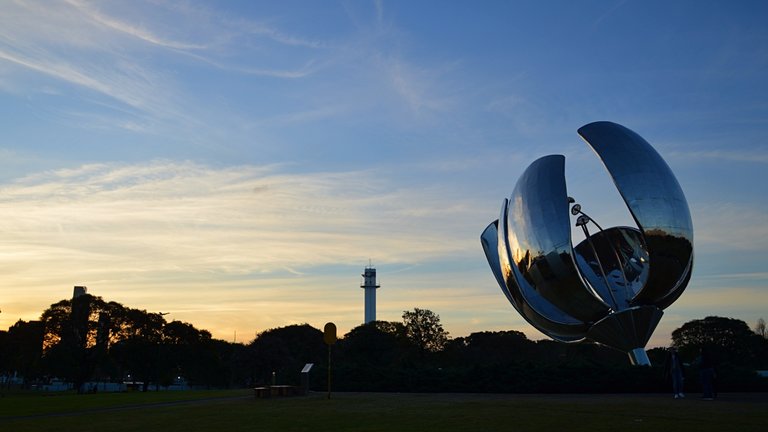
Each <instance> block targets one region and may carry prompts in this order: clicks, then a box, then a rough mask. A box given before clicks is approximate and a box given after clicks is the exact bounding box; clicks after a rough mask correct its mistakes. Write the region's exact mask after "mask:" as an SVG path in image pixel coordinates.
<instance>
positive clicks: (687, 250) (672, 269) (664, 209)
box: [579, 122, 693, 307]
mask: <svg viewBox="0 0 768 432" xmlns="http://www.w3.org/2000/svg"><path fill="white" fill-rule="evenodd" d="M579 135H581V137H582V138H584V140H585V141H586V142H587V143H588V144H589V145H590V146H591V147H592V148H593V149H594V151H595V153H597V155H598V156H599V157H600V159H602V161H603V163H604V164H605V167H606V169H608V172H609V173H610V174H611V177H612V178H613V181H614V183H615V184H616V187H617V188H618V190H619V193H620V194H621V196H622V198H624V201H625V202H626V203H627V206H628V207H629V211H630V212H631V213H632V216H633V217H634V218H635V221H636V222H637V226H638V227H639V228H640V231H642V233H643V237H644V238H645V243H646V249H647V250H648V254H649V255H650V262H651V266H650V274H649V276H648V283H647V284H646V285H645V288H643V289H642V290H641V291H640V293H638V295H637V297H636V298H635V299H634V300H633V304H639V305H643V304H657V303H661V304H663V305H665V306H663V307H666V306H668V305H669V304H671V301H670V302H667V301H665V300H666V299H668V298H677V297H678V296H679V292H678V291H680V292H682V290H683V289H685V285H684V284H683V283H682V282H683V281H684V280H687V279H688V278H689V277H690V275H689V274H688V273H690V272H691V267H692V264H693V224H692V223H691V214H690V212H689V210H688V203H687V202H686V200H685V195H683V190H682V189H681V188H680V184H679V183H678V182H677V179H676V178H675V176H674V174H672V170H671V169H669V166H668V165H667V163H666V162H664V159H662V158H661V156H660V155H659V154H658V153H657V152H656V150H654V148H653V147H651V145H650V144H648V142H647V141H646V140H644V139H643V138H642V137H641V136H640V135H638V134H636V133H635V132H633V131H631V130H629V129H627V128H625V127H624V126H621V125H618V124H616V123H611V122H595V123H590V124H588V125H586V126H583V127H581V128H580V129H579ZM672 301H674V300H672Z"/></svg>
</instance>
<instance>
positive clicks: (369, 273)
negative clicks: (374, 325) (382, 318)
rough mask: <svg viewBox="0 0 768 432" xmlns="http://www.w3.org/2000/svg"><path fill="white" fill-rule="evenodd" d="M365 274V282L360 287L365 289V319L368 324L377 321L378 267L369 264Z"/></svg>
mask: <svg viewBox="0 0 768 432" xmlns="http://www.w3.org/2000/svg"><path fill="white" fill-rule="evenodd" d="M362 276H363V284H362V285H360V288H362V289H364V290H365V321H364V324H368V323H369V322H371V321H376V289H377V288H379V285H376V269H375V268H373V267H371V266H370V265H368V267H366V268H365V273H363V274H362Z"/></svg>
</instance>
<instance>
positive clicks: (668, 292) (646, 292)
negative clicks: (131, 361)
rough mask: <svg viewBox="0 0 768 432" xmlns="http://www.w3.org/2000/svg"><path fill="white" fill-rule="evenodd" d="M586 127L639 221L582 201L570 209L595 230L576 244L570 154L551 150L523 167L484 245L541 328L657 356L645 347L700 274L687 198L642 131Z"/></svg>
mask: <svg viewBox="0 0 768 432" xmlns="http://www.w3.org/2000/svg"><path fill="white" fill-rule="evenodd" d="M579 134H580V135H581V136H582V137H583V138H584V139H585V140H586V141H587V142H588V143H589V145H591V146H592V148H593V149H594V150H595V152H596V153H597V154H598V156H599V157H600V158H601V159H602V160H603V162H604V164H605V166H606V167H607V169H608V171H609V172H610V174H611V176H612V177H613V179H614V182H615V184H616V186H617V188H618V190H619V192H620V193H621V196H622V197H623V198H624V201H625V202H626V203H627V206H628V207H629V210H630V212H631V213H632V216H633V217H634V219H635V221H636V222H637V225H638V228H639V229H636V228H631V227H613V228H608V229H605V230H604V229H603V228H602V227H601V226H600V225H598V224H597V222H595V221H594V220H592V219H591V218H590V217H589V216H587V215H586V214H585V213H584V212H583V211H582V208H581V205H580V204H574V205H573V207H572V208H571V210H570V213H571V214H572V215H573V216H577V219H576V226H579V227H581V229H582V230H583V232H584V234H585V235H586V239H585V240H584V241H582V242H581V243H579V245H577V246H576V247H575V248H574V247H573V246H572V243H571V234H570V230H571V228H570V223H571V220H570V216H569V209H568V206H569V204H570V203H575V200H574V199H573V198H571V197H569V196H568V195H567V191H566V185H565V158H564V157H563V156H561V155H550V156H545V157H542V158H540V159H538V160H536V161H534V162H533V163H531V165H530V166H529V167H528V168H527V169H526V170H525V171H524V172H523V174H522V175H521V176H520V178H519V179H518V181H517V183H516V185H515V188H514V190H513V192H512V195H511V196H510V198H509V199H508V200H507V199H505V200H504V202H503V204H502V208H501V214H500V216H499V219H498V220H497V221H494V222H493V223H491V224H490V225H488V227H487V228H486V229H485V231H483V234H482V235H481V243H482V245H483V250H484V251H485V255H486V258H487V259H488V264H489V265H490V266H491V270H492V272H493V275H494V276H495V278H496V281H497V282H498V283H499V286H500V287H501V290H502V291H503V292H504V294H505V296H506V297H507V299H508V300H509V301H510V303H512V305H513V306H514V307H515V309H517V311H518V312H519V313H520V314H521V315H522V316H523V317H524V318H525V319H526V321H528V322H529V323H530V324H531V325H533V326H534V327H536V328H537V329H539V330H540V331H541V332H543V333H544V334H546V335H548V336H550V337H552V338H553V339H556V340H560V341H565V342H572V341H578V340H582V339H583V338H585V337H586V338H589V339H591V340H593V341H596V342H599V343H602V344H605V345H608V346H611V347H613V348H616V349H620V350H622V351H625V352H627V353H628V354H629V356H630V359H631V361H632V363H633V364H650V363H649V362H648V357H647V355H646V354H645V351H644V350H643V347H644V346H645V344H646V343H648V340H649V339H650V337H651V334H652V333H653V330H654V329H655V328H656V325H657V324H658V322H659V320H660V319H661V316H662V315H663V312H662V310H663V309H664V308H666V307H667V306H669V305H670V304H672V302H674V301H675V300H676V299H677V298H678V297H679V296H680V294H681V293H682V291H683V290H684V289H685V287H686V285H687V284H688V281H689V280H690V277H691V268H692V264H693V228H692V224H691V216H690V212H689V210H688V205H687V203H686V201H685V197H684V195H683V192H682V190H681V189H680V185H679V184H678V183H677V180H676V179H675V177H674V175H673V174H672V171H671V170H670V169H669V167H668V166H667V164H666V163H665V162H664V160H663V159H661V156H659V154H658V153H656V151H655V150H654V149H653V148H652V147H651V146H650V144H648V143H647V142H646V141H645V140H644V139H642V138H641V137H640V136H639V135H637V134H635V133H634V132H632V131H630V130H629V129H627V128H625V127H623V126H620V125H617V124H615V123H610V122H597V123H591V124H589V125H586V126H584V127H582V128H581V129H579ZM592 224H593V225H595V226H596V227H597V228H598V231H597V232H596V233H594V234H590V233H589V227H590V226H591V225H592Z"/></svg>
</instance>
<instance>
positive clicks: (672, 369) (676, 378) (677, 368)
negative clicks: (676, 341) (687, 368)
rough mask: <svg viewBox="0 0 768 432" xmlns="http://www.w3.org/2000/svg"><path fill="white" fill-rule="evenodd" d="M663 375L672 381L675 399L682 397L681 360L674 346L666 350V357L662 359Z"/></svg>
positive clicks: (683, 395)
mask: <svg viewBox="0 0 768 432" xmlns="http://www.w3.org/2000/svg"><path fill="white" fill-rule="evenodd" d="M664 376H665V378H666V379H670V380H671V381H672V393H673V394H674V396H675V399H682V398H684V397H685V394H684V393H683V362H681V361H680V355H679V354H678V353H677V349H676V348H675V347H670V348H669V351H667V358H666V360H665V361H664Z"/></svg>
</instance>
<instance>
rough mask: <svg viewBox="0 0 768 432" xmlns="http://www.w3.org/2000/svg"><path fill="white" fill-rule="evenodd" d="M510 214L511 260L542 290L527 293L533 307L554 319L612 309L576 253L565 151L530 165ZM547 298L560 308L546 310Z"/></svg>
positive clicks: (588, 318)
mask: <svg viewBox="0 0 768 432" xmlns="http://www.w3.org/2000/svg"><path fill="white" fill-rule="evenodd" d="M500 220H501V219H500ZM507 220H508V223H509V232H508V234H507V240H508V242H509V252H510V257H511V261H512V264H513V267H515V268H516V269H517V270H518V271H519V273H520V276H521V277H522V280H519V279H518V281H517V282H518V284H522V281H525V282H527V283H528V284H529V285H530V286H531V288H532V289H533V291H534V292H535V293H537V294H539V295H540V297H533V296H531V298H527V300H528V303H529V304H530V305H531V307H533V308H534V309H536V310H537V311H539V312H540V313H541V314H543V315H546V316H547V317H550V318H552V319H557V320H561V318H560V317H559V316H558V315H560V314H565V315H569V316H572V317H574V318H576V319H578V320H580V321H582V322H585V323H591V322H595V321H598V320H600V319H601V318H602V317H604V316H605V314H606V313H608V306H607V305H606V304H605V303H604V302H602V301H601V300H600V299H598V298H597V297H595V296H594V295H592V293H591V292H590V291H589V289H587V287H585V285H584V283H583V281H582V279H581V276H580V274H579V272H578V270H577V269H576V263H575V260H574V258H573V255H572V254H573V248H572V247H571V227H570V218H569V213H568V194H567V193H566V190H565V157H563V156H561V155H550V156H545V157H543V158H540V159H538V160H536V161H534V162H533V163H532V164H531V165H529V166H528V168H527V169H526V170H525V172H524V173H523V175H521V176H520V179H519V180H518V181H517V185H516V186H515V189H514V192H512V196H511V197H510V202H509V212H508V219H507ZM543 299H546V300H547V303H551V304H552V305H554V306H555V307H556V308H557V310H546V311H545V310H543V306H545V302H543V301H542V300H543ZM559 311H562V312H561V313H558V312H559Z"/></svg>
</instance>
